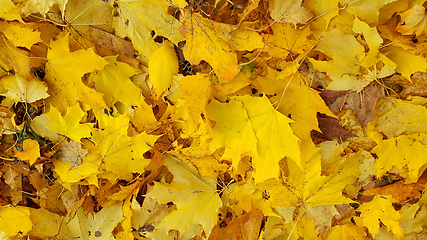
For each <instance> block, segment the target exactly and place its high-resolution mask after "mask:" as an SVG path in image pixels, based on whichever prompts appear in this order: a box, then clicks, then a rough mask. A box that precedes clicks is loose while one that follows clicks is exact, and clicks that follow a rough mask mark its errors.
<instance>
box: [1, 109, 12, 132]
mask: <svg viewBox="0 0 427 240" xmlns="http://www.w3.org/2000/svg"><path fill="white" fill-rule="evenodd" d="M12 117H13V113H12V112H11V111H10V110H9V109H8V108H5V107H0V137H1V135H3V134H15V132H14V131H10V130H14V128H15V125H14V123H13V121H12Z"/></svg>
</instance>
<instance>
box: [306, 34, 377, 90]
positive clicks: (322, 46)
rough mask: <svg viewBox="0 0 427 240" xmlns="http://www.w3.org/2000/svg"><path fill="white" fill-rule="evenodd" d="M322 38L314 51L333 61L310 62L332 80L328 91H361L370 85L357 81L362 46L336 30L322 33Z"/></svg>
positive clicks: (352, 38)
mask: <svg viewBox="0 0 427 240" xmlns="http://www.w3.org/2000/svg"><path fill="white" fill-rule="evenodd" d="M323 36H324V40H321V41H320V42H319V43H318V44H317V47H316V50H319V51H321V52H323V53H325V54H326V55H328V56H330V57H332V59H333V60H332V61H328V62H326V61H317V60H314V59H310V62H311V63H312V64H313V66H314V67H315V68H316V69H318V70H320V71H324V72H326V73H327V74H328V75H329V77H330V78H331V79H332V80H333V81H332V82H331V83H330V84H329V85H328V90H334V91H344V90H357V91H361V90H362V89H363V88H364V87H365V86H366V85H368V84H369V83H370V81H362V80H359V79H358V75H360V65H359V63H360V61H361V60H362V59H363V58H364V57H365V49H364V48H363V46H362V45H361V44H360V43H359V42H358V41H357V40H356V38H354V36H353V35H351V34H345V33H343V32H342V31H340V30H339V29H336V28H334V29H332V30H330V31H328V32H326V33H324V34H323ZM338 41H339V42H338ZM343 42H345V44H343Z"/></svg>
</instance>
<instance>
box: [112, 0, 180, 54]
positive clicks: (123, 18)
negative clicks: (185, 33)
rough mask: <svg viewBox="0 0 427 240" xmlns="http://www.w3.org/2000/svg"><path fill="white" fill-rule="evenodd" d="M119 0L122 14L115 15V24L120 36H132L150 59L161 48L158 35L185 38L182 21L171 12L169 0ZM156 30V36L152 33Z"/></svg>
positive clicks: (119, 9)
mask: <svg viewBox="0 0 427 240" xmlns="http://www.w3.org/2000/svg"><path fill="white" fill-rule="evenodd" d="M115 3H116V4H117V12H118V14H119V16H118V17H116V18H114V24H113V27H114V29H115V30H116V34H117V36H119V37H129V38H130V39H131V40H132V42H133V45H134V46H135V49H136V50H137V51H138V52H139V53H140V54H142V55H143V56H145V58H146V59H148V58H150V57H151V56H152V55H153V54H154V52H156V50H157V49H158V47H157V45H156V43H155V42H154V38H155V37H156V36H163V37H166V38H167V39H169V40H170V41H171V42H172V43H175V44H177V43H178V42H179V41H181V40H184V39H183V38H182V36H181V35H180V34H179V33H178V28H179V27H180V26H181V23H180V22H179V21H177V20H176V19H174V18H173V16H171V15H169V14H168V12H167V9H168V7H169V3H168V1H158V0H139V1H134V0H119V1H116V2H115ZM152 31H155V35H154V36H151V35H150V34H151V32H152ZM145 62H148V61H147V60H145Z"/></svg>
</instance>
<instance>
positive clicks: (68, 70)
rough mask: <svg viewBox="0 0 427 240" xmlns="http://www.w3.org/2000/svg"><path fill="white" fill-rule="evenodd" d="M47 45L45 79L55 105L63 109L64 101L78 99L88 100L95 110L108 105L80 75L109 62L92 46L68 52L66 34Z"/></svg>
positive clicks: (73, 101) (69, 101) (65, 104)
mask: <svg viewBox="0 0 427 240" xmlns="http://www.w3.org/2000/svg"><path fill="white" fill-rule="evenodd" d="M50 46H51V49H50V50H48V52H47V59H48V63H47V64H46V83H47V85H48V87H49V90H50V91H51V96H52V97H54V98H55V99H54V100H53V99H50V100H51V102H52V103H54V105H55V106H56V108H57V109H58V110H59V111H60V112H62V113H65V111H66V109H67V105H68V106H74V105H75V104H76V103H77V102H78V101H81V102H84V103H86V104H88V105H89V106H90V107H91V108H92V109H94V111H98V110H99V109H103V108H105V107H107V106H106V104H105V102H104V100H103V97H102V94H100V93H98V92H96V91H95V90H94V89H92V88H89V87H88V86H86V85H85V84H84V83H83V82H82V80H81V77H82V76H83V75H84V74H85V73H90V72H93V71H95V70H101V69H103V68H104V66H105V65H107V64H108V62H107V61H106V60H104V59H103V58H102V57H100V56H98V55H96V54H95V53H94V51H93V49H92V48H91V49H87V50H78V51H75V52H70V50H69V47H68V35H65V36H63V37H61V38H59V39H58V40H57V41H54V42H51V44H50ZM70 89H73V90H72V91H70ZM60 96H63V97H60ZM88 96H90V98H88Z"/></svg>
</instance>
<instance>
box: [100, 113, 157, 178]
mask: <svg viewBox="0 0 427 240" xmlns="http://www.w3.org/2000/svg"><path fill="white" fill-rule="evenodd" d="M101 114H102V115H104V116H102V115H101ZM101 116H102V118H101ZM98 120H99V124H100V127H101V129H93V130H92V138H93V142H94V143H95V147H96V150H95V151H96V152H97V153H98V154H99V155H100V156H99V157H94V160H95V159H101V160H102V161H103V162H104V163H105V169H106V170H107V171H110V172H113V173H114V174H116V175H117V177H119V178H120V179H126V180H128V181H131V180H132V179H133V175H132V173H134V172H142V171H143V170H144V168H145V167H146V166H147V165H148V162H147V160H145V159H144V158H143V157H142V155H143V154H144V153H145V152H146V151H148V150H150V148H151V147H150V146H153V145H154V142H155V141H156V140H157V138H158V136H154V135H148V134H146V133H141V134H139V135H135V136H133V137H128V136H127V129H128V127H129V117H128V116H126V115H120V116H118V117H112V116H108V115H106V114H104V113H103V111H102V113H100V114H98ZM123 159H127V160H128V161H127V163H126V164H123Z"/></svg>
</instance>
